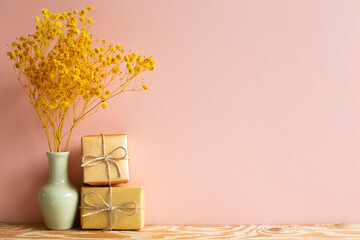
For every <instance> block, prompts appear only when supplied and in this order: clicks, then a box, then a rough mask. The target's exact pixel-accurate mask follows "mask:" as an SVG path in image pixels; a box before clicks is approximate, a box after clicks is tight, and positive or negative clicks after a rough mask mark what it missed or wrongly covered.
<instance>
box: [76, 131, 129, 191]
mask: <svg viewBox="0 0 360 240" xmlns="http://www.w3.org/2000/svg"><path fill="white" fill-rule="evenodd" d="M101 146H102V148H101V152H102V154H100V155H98V154H86V155H84V156H83V157H82V158H81V162H82V164H81V167H91V166H95V165H98V164H100V163H105V164H106V170H107V179H108V181H109V184H108V185H111V183H112V182H111V171H110V164H113V165H114V166H115V167H116V169H117V173H118V176H119V177H120V178H121V176H122V173H121V169H120V166H119V162H118V161H119V160H129V158H128V154H127V150H126V149H125V148H124V147H123V146H118V147H116V148H115V149H113V150H112V151H111V152H110V153H108V154H106V151H105V147H106V145H105V137H104V134H101ZM121 149H122V150H123V151H124V154H123V156H121V157H114V156H112V155H113V154H114V153H115V152H116V151H119V150H121ZM87 158H92V159H90V160H88V161H85V159H87ZM84 176H85V173H84Z"/></svg>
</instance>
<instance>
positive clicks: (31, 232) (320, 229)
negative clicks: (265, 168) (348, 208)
mask: <svg viewBox="0 0 360 240" xmlns="http://www.w3.org/2000/svg"><path fill="white" fill-rule="evenodd" d="M0 238H1V239H97V238H99V239H253V240H255V239H257V240H260V239H261V240H267V239H271V240H276V239H286V240H295V239H297V240H300V239H302V240H304V239H305V240H306V239H309V240H310V239H311V240H317V239H319V240H325V239H342V240H345V239H346V240H352V239H357V240H359V239H360V224H335V225H334V224H321V225H237V226H227V225H224V226H176V225H148V226H145V228H144V229H143V230H141V231H112V232H102V231H89V230H86V231H85V230H81V229H71V230H65V231H52V230H47V229H46V228H45V227H44V226H43V225H42V224H16V223H0Z"/></svg>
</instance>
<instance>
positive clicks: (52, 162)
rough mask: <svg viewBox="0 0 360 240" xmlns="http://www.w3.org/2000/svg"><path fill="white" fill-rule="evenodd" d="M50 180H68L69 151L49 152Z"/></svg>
mask: <svg viewBox="0 0 360 240" xmlns="http://www.w3.org/2000/svg"><path fill="white" fill-rule="evenodd" d="M47 156H48V159H49V182H68V181H69V178H68V158H69V152H48V153H47Z"/></svg>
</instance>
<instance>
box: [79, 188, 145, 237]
mask: <svg viewBox="0 0 360 240" xmlns="http://www.w3.org/2000/svg"><path fill="white" fill-rule="evenodd" d="M90 194H94V195H96V196H97V197H98V198H99V199H100V200H101V201H102V203H103V204H104V205H98V204H93V203H90V202H89V201H88V200H87V199H86V197H87V196H88V195H90ZM84 203H85V204H86V205H87V206H81V207H80V208H82V209H88V210H97V211H95V212H90V213H86V214H83V215H82V217H87V216H91V215H95V214H98V213H100V212H103V211H109V226H108V228H106V229H104V230H109V231H111V230H112V228H113V227H114V225H115V224H116V221H117V216H116V213H115V211H117V212H120V213H122V214H124V215H126V216H133V215H135V214H136V213H137V212H138V210H139V209H141V208H144V207H141V206H138V205H137V203H136V202H133V201H128V202H124V203H121V204H119V205H115V206H112V187H111V186H109V203H107V202H106V201H105V200H104V199H103V198H102V197H101V196H100V195H99V194H98V193H96V192H87V193H86V194H85V195H84ZM123 209H133V211H132V212H130V213H128V212H125V211H124V210H123ZM111 215H114V220H115V221H112V217H111Z"/></svg>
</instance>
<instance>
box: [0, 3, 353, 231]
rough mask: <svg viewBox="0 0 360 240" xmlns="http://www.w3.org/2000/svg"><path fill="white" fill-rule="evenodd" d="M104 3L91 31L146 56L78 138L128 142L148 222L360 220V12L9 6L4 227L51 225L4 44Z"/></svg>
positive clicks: (0, 9)
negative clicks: (129, 83) (44, 12)
mask: <svg viewBox="0 0 360 240" xmlns="http://www.w3.org/2000/svg"><path fill="white" fill-rule="evenodd" d="M89 4H91V5H93V6H94V11H93V12H92V13H91V14H92V16H93V19H94V23H93V28H92V29H93V33H95V34H96V35H97V36H99V37H104V38H107V39H108V41H109V42H113V43H121V44H122V45H123V46H124V47H125V48H126V49H133V50H135V51H137V52H139V53H143V54H145V55H153V56H154V59H155V60H156V66H157V68H156V70H155V71H154V72H153V73H151V74H145V75H144V77H145V78H146V79H147V80H148V86H149V87H150V90H149V91H147V92H141V93H134V94H132V93H129V94H124V95H123V96H121V97H120V98H118V99H116V100H114V101H111V102H110V103H109V107H108V109H106V111H103V112H101V113H99V114H97V115H95V116H93V117H92V118H89V119H88V120H86V121H84V122H83V123H82V124H81V125H80V126H79V128H77V129H76V131H75V133H74V136H73V138H72V141H71V148H70V151H71V159H70V170H69V172H70V179H71V180H72V182H73V183H75V184H76V185H77V186H78V187H80V186H81V181H82V172H81V168H80V164H79V159H80V155H81V153H80V151H81V149H80V137H81V136H83V135H88V134H99V133H101V132H103V133H127V134H128V142H129V152H130V156H131V158H132V161H131V169H130V171H131V181H130V183H129V184H131V185H143V186H144V188H145V193H146V202H147V209H146V211H147V212H146V214H147V220H146V222H147V224H277V223H288V224H291V223H302V224H305V223H309V224H310V223H354V222H360V1H350V0H349V1H341V0H338V1H335V0H332V1H320V0H318V1H295V0H293V1H288V0H282V1H276V0H263V1H253V0H246V1H245V0H244V1H239V0H232V1H231V0H228V1H215V0H211V1H210V0H197V1H191V0H174V1H160V0H151V1H142V0H136V1H91V2H87V1H79V0H78V1H73V0H62V1H46V0H36V1H20V0H11V1H10V0H8V1H0V25H1V34H0V43H1V44H0V111H1V117H0V126H1V134H0V144H1V145H0V146H1V147H0V152H1V154H0V166H1V167H0V189H1V194H0V221H2V222H4V221H6V222H41V221H42V220H41V216H40V212H39V208H38V205H37V191H38V190H39V188H40V187H41V186H42V185H43V184H45V183H46V181H47V177H48V173H47V171H48V164H47V160H46V156H45V152H46V151H47V144H46V142H45V137H44V134H43V132H42V129H41V126H40V122H39V121H38V119H37V117H36V115H35V112H34V111H33V109H32V107H31V105H30V104H28V100H27V98H26V96H25V94H24V93H23V91H22V89H21V88H20V86H19V85H18V83H17V81H16V80H15V75H14V72H13V70H12V66H11V63H10V61H9V60H8V58H7V56H6V51H8V48H7V47H6V43H11V42H12V41H13V40H14V39H15V37H17V36H20V35H23V34H25V33H30V32H31V31H33V28H34V26H35V21H34V18H35V16H37V15H40V11H41V8H50V9H51V10H53V11H54V12H58V11H59V12H63V11H68V10H73V9H81V8H84V7H86V6H87V5H89Z"/></svg>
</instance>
